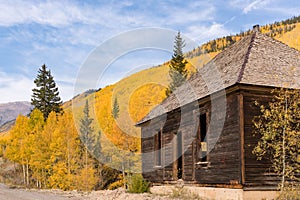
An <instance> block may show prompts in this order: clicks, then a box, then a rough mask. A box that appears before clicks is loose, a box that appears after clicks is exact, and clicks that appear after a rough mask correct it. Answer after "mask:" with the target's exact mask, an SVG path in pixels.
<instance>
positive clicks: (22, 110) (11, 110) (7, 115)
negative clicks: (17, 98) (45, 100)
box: [0, 101, 31, 126]
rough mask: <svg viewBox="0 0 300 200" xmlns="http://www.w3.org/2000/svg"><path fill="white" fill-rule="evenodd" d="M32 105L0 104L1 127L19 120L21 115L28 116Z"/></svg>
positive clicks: (24, 103)
mask: <svg viewBox="0 0 300 200" xmlns="http://www.w3.org/2000/svg"><path fill="white" fill-rule="evenodd" d="M30 109H31V104H30V102H27V101H21V102H11V103H3V104H0V126H2V125H3V124H5V123H7V122H9V121H12V120H14V119H16V118H17V116H18V115H19V114H22V115H27V114H28V113H29V112H30Z"/></svg>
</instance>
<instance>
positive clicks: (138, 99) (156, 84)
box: [66, 17, 300, 151]
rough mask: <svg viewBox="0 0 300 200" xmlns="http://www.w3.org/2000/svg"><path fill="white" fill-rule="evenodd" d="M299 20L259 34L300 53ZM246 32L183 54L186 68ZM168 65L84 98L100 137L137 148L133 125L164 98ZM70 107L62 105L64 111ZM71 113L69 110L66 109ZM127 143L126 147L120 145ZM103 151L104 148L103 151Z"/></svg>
mask: <svg viewBox="0 0 300 200" xmlns="http://www.w3.org/2000/svg"><path fill="white" fill-rule="evenodd" d="M299 20H300V17H295V18H292V19H289V20H285V21H282V22H275V23H273V24H268V25H265V26H262V27H260V32H262V33H263V34H266V35H268V36H271V37H273V38H275V39H278V40H280V41H281V42H283V43H286V44H288V45H290V46H291V47H293V48H296V49H298V50H300V23H299ZM250 33H251V31H250V30H248V31H246V32H243V33H239V34H236V35H234V36H232V35H231V36H225V37H222V38H219V39H215V40H212V41H209V42H207V43H205V44H203V45H202V46H200V47H198V48H196V49H194V50H193V51H191V52H188V53H186V57H187V61H188V62H189V64H188V66H187V68H188V70H189V71H190V73H192V72H194V71H196V70H197V68H200V67H202V66H203V65H204V64H206V63H207V62H208V61H210V60H211V59H212V58H214V57H215V56H216V55H217V54H218V53H219V52H221V51H222V50H223V49H225V48H226V47H228V46H230V45H232V44H233V43H235V42H237V41H239V40H240V39H241V38H243V37H245V36H247V35H249V34H250ZM168 70H169V68H168V62H166V63H164V64H162V65H159V66H156V67H152V68H150V69H146V70H142V71H140V72H137V73H135V74H132V75H130V76H128V77H126V78H124V79H122V80H120V81H119V82H117V83H115V84H113V85H110V86H107V87H105V88H103V89H102V90H100V91H97V92H95V93H93V94H91V95H88V96H85V98H84V100H85V99H90V100H89V101H90V102H92V103H91V104H90V106H91V110H93V111H94V113H93V114H92V116H93V117H94V118H95V119H96V120H94V127H97V128H99V129H100V130H101V132H102V133H103V137H105V139H108V140H109V141H110V142H112V143H113V144H115V145H117V146H122V145H123V146H122V148H127V149H138V150H139V149H140V146H139V145H140V143H139V142H140V139H139V138H140V130H139V129H138V128H136V127H135V126H134V125H135V123H136V122H137V121H138V120H140V119H142V118H143V117H144V116H145V115H146V114H147V113H148V112H149V111H150V110H151V109H152V108H154V107H155V106H156V105H158V104H159V103H160V102H162V101H163V99H164V98H165V93H164V91H165V88H166V87H167V86H168V83H169V74H168ZM115 98H117V100H118V102H119V107H120V113H119V117H118V118H117V119H114V118H113V117H112V115H111V112H112V105H113V103H112V102H113V101H114V99H115ZM70 105H71V104H69V106H66V107H67V108H68V107H69V109H70ZM83 105H84V104H83V102H82V101H80V100H79V101H78V100H76V101H74V104H73V113H74V114H75V116H76V117H75V118H77V119H78V118H80V113H81V112H82V109H83ZM70 110H71V109H70ZM124 140H127V144H126V145H127V146H126V145H125V146H124ZM104 149H105V148H104ZM108 151H109V150H108Z"/></svg>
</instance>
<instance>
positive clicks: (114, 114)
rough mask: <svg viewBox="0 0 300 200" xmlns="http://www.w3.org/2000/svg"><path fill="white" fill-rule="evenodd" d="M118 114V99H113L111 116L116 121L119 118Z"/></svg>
mask: <svg viewBox="0 0 300 200" xmlns="http://www.w3.org/2000/svg"><path fill="white" fill-rule="evenodd" d="M119 112H120V108H119V104H118V99H117V98H115V100H114V105H113V109H112V115H113V117H114V118H115V119H117V118H118V117H119Z"/></svg>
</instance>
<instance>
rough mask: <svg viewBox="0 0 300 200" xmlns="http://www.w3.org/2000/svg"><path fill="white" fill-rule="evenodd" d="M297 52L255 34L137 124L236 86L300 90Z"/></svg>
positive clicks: (238, 43) (241, 41) (226, 50)
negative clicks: (238, 84) (246, 85)
mask: <svg viewBox="0 0 300 200" xmlns="http://www.w3.org/2000/svg"><path fill="white" fill-rule="evenodd" d="M299 78H300V52H299V51H297V50H296V49H293V48H291V47H289V46H287V45H285V44H283V43H281V42H279V41H277V40H274V39H273V38H270V37H268V36H266V35H264V34H261V33H259V32H254V33H252V34H251V35H249V36H246V37H245V38H243V39H242V40H240V41H239V42H237V43H235V44H233V45H232V46H230V47H228V48H227V49H225V50H224V51H222V52H221V53H219V54H218V55H217V56H216V57H215V58H213V59H212V60H211V61H210V62H209V63H207V64H206V65H205V66H204V67H202V68H200V69H199V70H198V72H197V73H195V74H194V75H193V76H192V77H191V78H190V79H189V80H188V81H187V82H186V83H185V84H184V85H182V86H180V87H179V88H178V89H177V90H175V91H174V93H173V94H171V95H170V96H169V97H168V98H166V99H165V100H164V101H163V102H162V103H161V104H159V105H158V106H156V107H155V108H154V109H153V110H151V111H150V113H149V114H148V115H147V116H145V117H144V118H143V119H142V120H141V121H140V122H138V124H137V125H140V124H142V123H144V122H146V121H148V120H150V119H153V118H155V117H158V116H160V115H163V114H165V113H167V112H170V111H172V110H174V109H176V108H179V107H181V106H184V105H187V104H189V103H191V102H194V101H196V100H198V99H201V98H204V97H206V96H209V95H211V94H213V93H215V92H217V91H220V90H222V89H226V88H228V87H230V86H233V85H235V84H237V83H242V84H251V85H259V86H273V87H289V88H297V89H299V88H300V80H299Z"/></svg>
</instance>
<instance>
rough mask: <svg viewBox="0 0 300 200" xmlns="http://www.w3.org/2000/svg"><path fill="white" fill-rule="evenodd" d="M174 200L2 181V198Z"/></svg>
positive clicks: (14, 199) (109, 191)
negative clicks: (13, 185) (11, 184)
mask: <svg viewBox="0 0 300 200" xmlns="http://www.w3.org/2000/svg"><path fill="white" fill-rule="evenodd" d="M170 199H172V200H174V198H169V197H166V196H157V195H153V194H149V193H144V194H130V193H126V192H125V189H123V188H119V189H117V190H101V191H93V192H91V193H85V194H83V193H79V192H76V191H70V192H63V191H59V190H26V189H11V188H9V187H7V186H6V185H3V184H1V183H0V200H170Z"/></svg>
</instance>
